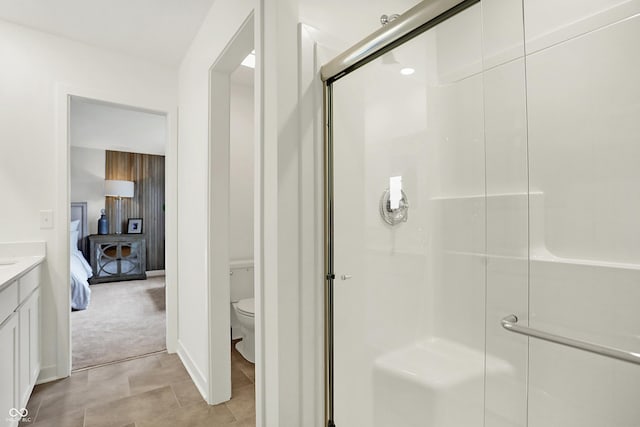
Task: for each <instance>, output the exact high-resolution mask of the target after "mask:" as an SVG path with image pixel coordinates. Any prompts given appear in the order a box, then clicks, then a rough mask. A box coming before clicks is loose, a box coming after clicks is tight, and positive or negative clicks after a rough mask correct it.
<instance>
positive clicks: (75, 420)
mask: <svg viewBox="0 0 640 427" xmlns="http://www.w3.org/2000/svg"><path fill="white" fill-rule="evenodd" d="M83 425H84V408H83V409H77V410H75V411H69V412H66V413H64V414H60V415H52V416H48V415H46V414H45V415H44V416H40V417H37V418H36V419H35V422H34V423H20V427H27V426H33V427H83Z"/></svg>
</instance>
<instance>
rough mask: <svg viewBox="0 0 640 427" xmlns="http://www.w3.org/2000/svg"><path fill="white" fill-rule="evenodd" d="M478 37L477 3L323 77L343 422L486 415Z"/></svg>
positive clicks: (442, 421) (424, 422)
mask: <svg viewBox="0 0 640 427" xmlns="http://www.w3.org/2000/svg"><path fill="white" fill-rule="evenodd" d="M481 40H482V25H481V9H480V5H479V4H476V5H475V6H472V7H470V8H468V9H466V10H464V11H463V12H461V13H459V14H457V15H455V16H453V17H452V18H450V19H448V20H446V21H444V22H442V23H440V24H438V25H437V26H436V27H434V28H431V29H430V30H428V31H426V32H425V33H423V34H421V35H420V36H418V37H416V38H414V39H412V40H411V41H409V42H407V43H405V44H403V45H401V46H400V47H397V48H395V49H394V50H392V51H390V52H387V53H386V54H384V55H383V56H381V57H379V58H378V59H376V60H374V61H373V62H370V63H369V64H367V65H365V66H363V67H362V68H360V69H358V70H356V71H354V72H352V73H351V74H349V75H347V76H345V77H342V78H341V79H339V80H337V81H336V82H334V83H332V97H333V99H332V101H333V102H332V108H333V111H332V120H333V122H332V124H333V179H334V199H333V205H334V271H335V275H336V277H335V281H334V306H333V310H334V342H333V344H334V347H333V350H334V361H335V365H334V378H335V381H334V421H335V423H336V426H338V427H372V426H373V427H382V426H384V427H388V426H394V427H413V426H416V427H417V426H423V427H424V426H426V427H454V426H456V427H474V426H482V425H483V422H484V389H485V351H484V349H485V293H486V284H485V274H486V264H485V255H484V254H485V246H486V242H485V235H486V233H485V227H486V225H485V200H486V197H485V149H484V127H483V126H484V125H483V120H484V110H483V77H482V43H481ZM492 369H494V370H496V371H498V372H499V371H500V370H501V369H508V366H505V365H500V364H499V363H496V364H493V365H492Z"/></svg>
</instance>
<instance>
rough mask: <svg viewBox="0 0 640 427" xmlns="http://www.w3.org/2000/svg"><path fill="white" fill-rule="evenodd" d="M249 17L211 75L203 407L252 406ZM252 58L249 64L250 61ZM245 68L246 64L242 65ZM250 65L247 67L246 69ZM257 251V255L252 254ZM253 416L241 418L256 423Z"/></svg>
mask: <svg viewBox="0 0 640 427" xmlns="http://www.w3.org/2000/svg"><path fill="white" fill-rule="evenodd" d="M253 50H254V18H253V15H251V16H249V17H248V18H247V20H246V21H245V22H244V23H243V25H242V26H241V27H240V30H239V31H238V32H237V33H236V35H235V36H234V37H233V39H232V40H231V41H230V43H229V44H228V45H227V47H226V48H225V50H224V51H223V53H222V54H221V55H220V57H219V58H218V60H217V61H216V62H215V63H214V64H213V66H212V67H211V69H210V79H209V82H210V83H209V84H210V86H209V89H210V104H209V107H210V119H209V138H210V140H209V230H208V239H209V258H208V265H209V269H208V271H209V346H210V347H209V363H210V364H209V369H210V376H209V386H210V389H209V403H210V404H217V403H221V402H227V401H229V400H230V401H231V402H230V403H229V404H232V403H233V402H234V400H235V399H239V400H242V401H247V400H249V401H253V402H255V385H254V384H255V371H256V363H257V364H258V366H259V364H260V359H261V358H260V350H259V347H258V346H256V345H255V342H256V340H255V338H256V337H259V335H260V325H261V322H260V318H259V315H255V307H257V306H259V303H260V293H259V292H256V290H259V283H258V280H257V278H258V277H259V274H258V270H259V268H254V262H253V260H254V259H259V253H258V252H257V251H259V250H260V249H259V245H257V244H256V242H257V241H258V239H256V237H255V227H254V225H255V224H257V223H258V221H259V219H260V218H259V214H258V212H259V210H258V209H257V206H256V203H254V200H255V194H256V191H254V190H257V186H256V185H255V183H257V182H258V178H257V177H258V174H257V173H256V171H257V166H258V165H257V162H256V160H255V159H256V157H257V153H258V150H257V147H259V146H258V145H257V144H259V139H258V138H257V137H256V134H257V132H256V130H257V129H256V126H255V123H256V115H255V106H254V100H255V94H254V81H255V75H254V71H253V66H254V64H255V56H254V55H252V52H253ZM252 59H253V61H254V62H253V63H251V62H252ZM242 64H245V65H242ZM249 65H252V66H251V67H249ZM254 248H255V250H254ZM249 407H250V412H251V413H244V414H241V415H240V418H242V419H245V418H255V409H254V408H255V405H249Z"/></svg>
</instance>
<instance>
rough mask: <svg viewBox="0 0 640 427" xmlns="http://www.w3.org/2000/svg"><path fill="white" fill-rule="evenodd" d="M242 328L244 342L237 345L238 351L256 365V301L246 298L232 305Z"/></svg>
mask: <svg viewBox="0 0 640 427" xmlns="http://www.w3.org/2000/svg"><path fill="white" fill-rule="evenodd" d="M232 306H233V310H234V312H235V314H236V318H237V320H238V324H239V326H240V336H241V338H242V341H240V342H238V343H237V344H236V350H238V352H239V353H240V354H241V355H242V357H244V358H245V359H247V360H248V361H249V362H251V363H255V322H254V313H255V308H254V299H253V298H246V299H241V300H240V301H238V302H234V303H233V304H232Z"/></svg>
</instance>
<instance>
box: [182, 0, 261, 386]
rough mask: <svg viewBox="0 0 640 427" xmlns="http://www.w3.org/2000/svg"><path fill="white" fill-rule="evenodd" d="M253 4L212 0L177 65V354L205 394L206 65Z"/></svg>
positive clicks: (210, 63) (225, 43) (208, 375)
mask: <svg viewBox="0 0 640 427" xmlns="http://www.w3.org/2000/svg"><path fill="white" fill-rule="evenodd" d="M252 9H253V2H252V1H249V0H243V1H230V0H224V1H216V2H215V3H214V4H213V6H212V8H211V10H210V11H209V14H208V15H207V17H206V18H205V20H204V22H203V25H202V27H201V28H200V30H199V32H198V34H197V35H196V37H195V38H194V40H193V42H192V44H191V46H190V48H189V50H188V52H187V54H186V55H185V58H184V60H183V61H182V63H181V65H180V70H179V80H178V82H179V93H180V95H179V98H180V105H179V108H180V129H179V140H180V144H179V146H178V150H179V155H178V159H179V163H178V193H179V205H178V217H179V226H178V227H179V230H180V235H181V236H189V237H188V238H183V239H180V241H179V243H178V264H179V269H178V281H179V283H180V284H181V285H180V287H179V289H178V292H179V295H178V301H179V308H178V312H179V316H180V318H179V322H178V324H179V330H178V354H179V355H180V357H181V358H182V360H183V362H184V363H185V366H186V367H187V369H188V370H189V372H190V374H191V376H192V378H193V379H194V381H195V383H196V385H197V387H198V388H199V390H200V392H201V393H202V394H203V396H204V397H205V398H206V399H208V398H209V387H210V383H209V378H210V370H209V336H208V332H209V331H208V329H207V328H206V327H204V326H205V325H207V324H208V322H209V313H208V304H207V295H208V288H207V286H208V274H209V272H208V270H207V259H208V258H207V250H208V240H207V232H206V231H207V229H208V194H209V193H208V191H209V187H208V179H209V178H208V173H209V171H208V167H209V164H208V160H209V69H210V68H211V66H212V65H213V64H214V62H215V61H216V59H217V58H218V57H219V56H220V54H221V53H222V52H223V50H224V48H225V46H226V45H227V43H228V42H229V41H230V40H231V39H232V37H233V36H234V34H235V33H236V31H238V29H239V28H240V26H241V24H242V23H243V22H244V20H245V19H246V18H247V16H249V14H250V13H251V11H252ZM221 16H224V19H220V17H221ZM212 173H213V174H215V173H216V171H212ZM220 339H221V340H224V337H223V336H221V337H220Z"/></svg>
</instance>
